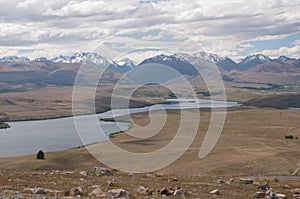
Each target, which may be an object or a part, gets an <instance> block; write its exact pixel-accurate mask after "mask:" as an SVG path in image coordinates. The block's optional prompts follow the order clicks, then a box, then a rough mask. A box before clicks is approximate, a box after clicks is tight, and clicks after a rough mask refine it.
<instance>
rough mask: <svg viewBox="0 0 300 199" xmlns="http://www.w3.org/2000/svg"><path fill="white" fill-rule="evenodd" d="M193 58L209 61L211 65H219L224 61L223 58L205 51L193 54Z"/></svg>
mask: <svg viewBox="0 0 300 199" xmlns="http://www.w3.org/2000/svg"><path fill="white" fill-rule="evenodd" d="M193 56H195V57H198V58H201V59H204V60H206V61H211V62H213V63H215V64H216V63H219V62H221V61H223V60H225V57H223V56H221V55H217V54H213V53H207V52H205V51H201V52H198V53H195V54H194V55H193Z"/></svg>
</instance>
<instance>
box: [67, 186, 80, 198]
mask: <svg viewBox="0 0 300 199" xmlns="http://www.w3.org/2000/svg"><path fill="white" fill-rule="evenodd" d="M82 194H83V191H82V188H81V187H73V188H72V189H71V190H70V194H69V196H72V197H75V196H78V195H82Z"/></svg>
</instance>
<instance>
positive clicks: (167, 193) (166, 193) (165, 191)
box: [159, 188, 172, 196]
mask: <svg viewBox="0 0 300 199" xmlns="http://www.w3.org/2000/svg"><path fill="white" fill-rule="evenodd" d="M159 193H160V195H162V196H170V195H172V191H171V190H170V189H167V188H163V189H161V190H160V191H159Z"/></svg>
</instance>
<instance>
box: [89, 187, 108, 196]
mask: <svg viewBox="0 0 300 199" xmlns="http://www.w3.org/2000/svg"><path fill="white" fill-rule="evenodd" d="M89 195H90V196H92V197H96V198H103V197H105V193H104V192H103V191H102V189H100V188H97V189H94V190H93V191H92V192H91V193H90V194H89Z"/></svg>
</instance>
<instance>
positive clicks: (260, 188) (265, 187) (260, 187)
mask: <svg viewBox="0 0 300 199" xmlns="http://www.w3.org/2000/svg"><path fill="white" fill-rule="evenodd" d="M258 189H259V190H264V191H267V190H269V189H270V185H269V183H268V182H266V183H265V184H263V185H260V186H259V187H258Z"/></svg>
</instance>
